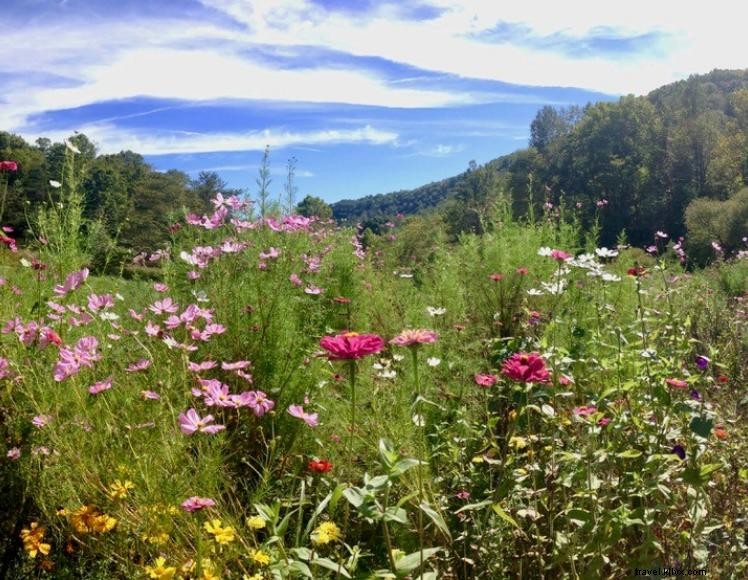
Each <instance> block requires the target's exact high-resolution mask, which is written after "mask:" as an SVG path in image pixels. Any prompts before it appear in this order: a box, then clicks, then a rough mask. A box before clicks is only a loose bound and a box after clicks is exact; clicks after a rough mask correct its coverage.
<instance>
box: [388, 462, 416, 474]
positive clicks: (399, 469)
mask: <svg viewBox="0 0 748 580" xmlns="http://www.w3.org/2000/svg"><path fill="white" fill-rule="evenodd" d="M420 463H421V462H420V461H418V459H401V460H400V461H398V462H397V463H395V465H393V466H392V468H391V469H390V475H391V476H394V477H398V476H400V475H402V474H403V473H405V472H406V471H408V470H409V469H410V468H412V467H415V466H416V465H419V464H420Z"/></svg>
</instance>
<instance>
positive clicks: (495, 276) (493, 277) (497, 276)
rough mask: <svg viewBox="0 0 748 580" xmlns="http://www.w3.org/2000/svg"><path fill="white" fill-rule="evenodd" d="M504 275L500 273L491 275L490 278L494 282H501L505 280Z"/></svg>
mask: <svg viewBox="0 0 748 580" xmlns="http://www.w3.org/2000/svg"><path fill="white" fill-rule="evenodd" d="M503 277H504V276H503V274H499V273H498V272H496V273H494V274H491V275H490V276H489V278H490V279H491V280H493V281H494V282H501V279H502V278H503Z"/></svg>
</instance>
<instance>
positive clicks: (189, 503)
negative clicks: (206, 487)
mask: <svg viewBox="0 0 748 580" xmlns="http://www.w3.org/2000/svg"><path fill="white" fill-rule="evenodd" d="M214 505H216V502H214V501H213V500H212V499H210V498H209V497H198V496H196V495H194V496H192V497H190V498H188V499H186V500H184V501H183V502H182V509H183V510H184V511H186V512H189V513H192V512H196V511H198V510H201V509H204V508H209V507H213V506H214Z"/></svg>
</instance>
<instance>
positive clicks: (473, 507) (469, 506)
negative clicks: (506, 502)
mask: <svg viewBox="0 0 748 580" xmlns="http://www.w3.org/2000/svg"><path fill="white" fill-rule="evenodd" d="M492 503H493V502H492V501H491V500H490V499H487V500H484V501H481V502H478V503H469V504H467V505H464V506H462V507H461V508H460V509H458V510H457V511H456V512H455V514H460V513H462V512H471V511H473V510H479V509H481V508H484V507H486V506H488V505H491V504H492Z"/></svg>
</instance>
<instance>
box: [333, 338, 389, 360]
mask: <svg viewBox="0 0 748 580" xmlns="http://www.w3.org/2000/svg"><path fill="white" fill-rule="evenodd" d="M319 345H320V346H321V347H322V348H324V349H325V350H326V351H327V357H328V358H329V359H330V360H350V359H360V358H364V357H365V356H367V355H370V354H376V353H378V352H380V351H381V350H382V349H383V348H384V340H382V337H381V336H377V335H376V334H358V333H356V332H345V333H343V334H337V335H335V336H325V337H323V338H322V340H320V341H319Z"/></svg>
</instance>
